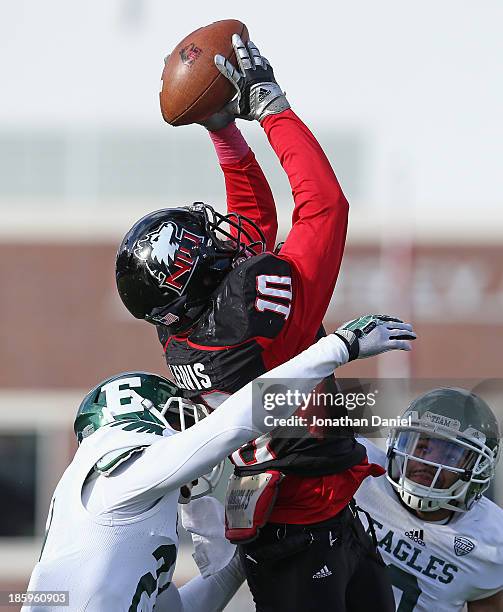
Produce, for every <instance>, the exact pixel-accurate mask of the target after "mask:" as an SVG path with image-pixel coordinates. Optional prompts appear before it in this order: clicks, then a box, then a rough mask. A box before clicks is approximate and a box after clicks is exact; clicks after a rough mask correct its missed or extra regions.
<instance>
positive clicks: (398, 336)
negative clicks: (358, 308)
mask: <svg viewBox="0 0 503 612" xmlns="http://www.w3.org/2000/svg"><path fill="white" fill-rule="evenodd" d="M334 334H335V335H336V336H339V338H340V339H341V340H342V341H343V342H344V343H345V344H346V346H347V349H348V352H349V360H348V361H353V359H364V358H365V357H372V356H373V355H379V354H380V353H385V352H386V351H394V350H398V351H410V350H412V346H411V343H410V341H411V340H415V339H416V337H417V336H416V334H415V332H414V330H413V329H412V325H410V323H404V322H403V321H401V320H400V319H397V318H396V317H390V316H388V315H366V316H364V317H359V318H358V319H353V320H352V321H348V322H347V323H344V325H342V326H341V327H339V328H338V329H337V330H336V331H335V332H334Z"/></svg>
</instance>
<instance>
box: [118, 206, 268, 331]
mask: <svg viewBox="0 0 503 612" xmlns="http://www.w3.org/2000/svg"><path fill="white" fill-rule="evenodd" d="M264 251H265V238H264V234H263V233H262V231H261V229H260V228H259V227H258V226H257V225H256V224H255V223H254V222H253V221H251V220H250V219H248V218H247V217H243V216H242V215H238V214H236V213H230V214H228V215H221V214H220V213H218V212H216V211H215V210H214V209H213V208H212V207H211V206H208V205H207V204H203V203H202V202H195V203H194V204H193V205H192V206H188V207H181V208H166V209H163V210H157V211H155V212H152V213H149V214H148V215H146V216H145V217H143V218H142V219H140V220H139V221H137V222H136V223H135V224H134V225H133V227H132V228H131V229H130V230H129V231H128V232H127V234H126V235H125V237H124V239H123V240H122V243H121V245H120V247H119V250H118V252H117V260H116V280H117V289H118V291H119V295H120V297H121V300H122V301H123V303H124V305H125V306H126V308H127V309H128V310H129V312H130V313H131V314H132V315H133V316H135V317H136V318H137V319H145V320H146V321H149V322H150V323H153V324H154V325H165V326H167V327H169V328H170V330H171V331H172V332H180V331H184V330H186V329H188V328H189V327H190V326H191V325H192V324H193V322H194V321H195V320H196V319H197V318H198V317H199V316H200V315H201V314H202V312H203V311H204V310H205V308H206V306H207V304H208V300H209V297H210V295H211V293H212V292H213V291H214V290H215V289H216V287H217V286H218V285H219V284H220V283H221V281H222V280H223V278H224V277H225V276H226V274H227V273H228V272H230V270H231V269H232V268H233V266H235V265H236V263H237V262H238V261H239V260H240V259H242V258H248V257H250V256H251V255H259V254H260V253H262V252H264Z"/></svg>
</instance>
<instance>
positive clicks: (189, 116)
mask: <svg viewBox="0 0 503 612" xmlns="http://www.w3.org/2000/svg"><path fill="white" fill-rule="evenodd" d="M233 34H239V35H240V36H241V38H242V39H243V40H244V41H245V42H247V41H248V29H247V28H246V26H245V24H244V23H241V21H238V20H237V19H224V20H223V21H216V22H215V23H212V24H210V25H208V26H206V27H203V28H199V29H198V30H196V31H195V32H192V33H191V34H189V35H188V36H186V37H185V38H184V39H183V40H182V41H181V42H180V43H179V44H178V45H177V46H176V47H175V49H174V50H173V51H172V52H171V54H170V56H169V58H168V59H167V61H166V63H165V65H164V70H163V73H162V84H161V92H160V102H161V112H162V116H163V118H164V120H165V121H167V122H168V123H169V124H171V125H187V124H189V123H196V122H197V121H201V120H203V119H205V118H207V117H209V116H210V115H212V114H213V113H215V112H217V111H218V110H220V109H221V108H222V106H224V105H225V104H226V103H227V102H229V101H230V100H231V99H232V98H233V97H234V95H235V93H236V90H235V89H234V87H233V86H232V85H231V83H230V82H229V81H228V80H227V79H226V78H225V77H224V76H223V75H222V74H220V72H219V71H218V69H217V67H216V66H215V63H214V61H213V58H214V57H215V55H216V54H217V53H219V54H220V55H223V56H224V57H226V58H227V59H229V60H230V61H231V62H232V63H233V64H234V65H235V66H236V56H235V54H234V49H233V48H232V41H231V38H232V35H233Z"/></svg>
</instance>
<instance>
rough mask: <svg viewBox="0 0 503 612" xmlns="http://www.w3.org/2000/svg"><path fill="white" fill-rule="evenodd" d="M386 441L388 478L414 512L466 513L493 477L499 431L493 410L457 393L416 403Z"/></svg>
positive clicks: (432, 394)
mask: <svg viewBox="0 0 503 612" xmlns="http://www.w3.org/2000/svg"><path fill="white" fill-rule="evenodd" d="M402 418H405V419H408V420H409V424H407V425H405V426H402V427H395V428H393V429H392V430H391V432H390V437H389V439H388V453H387V460H386V470H387V478H388V480H389V482H390V483H391V484H392V485H393V487H394V488H395V490H396V491H397V492H398V494H399V496H400V498H401V499H402V501H403V502H404V503H405V504H406V505H407V506H408V507H410V508H412V509H413V510H419V511H421V512H433V511H435V510H439V509H440V508H448V509H450V510H453V511H456V512H466V511H467V510H469V509H470V508H471V507H472V505H473V503H474V502H475V501H477V500H478V499H480V497H482V494H483V493H484V491H486V490H487V488H488V487H489V485H490V482H491V479H492V478H493V477H494V473H495V467H496V463H497V461H498V458H499V451H500V447H501V444H500V430H499V426H498V422H497V420H496V418H495V416H494V414H493V412H492V411H491V409H490V408H489V406H488V405H487V404H486V402H484V400H482V399H481V398H480V397H478V396H477V395H475V394H474V393H471V392H469V391H466V390H465V389H459V388H439V389H434V390H433V391H429V392H428V393H425V394H424V395H421V396H420V397H418V398H416V399H415V400H414V401H413V402H412V403H411V405H410V406H409V408H408V409H407V410H406V411H405V413H404V414H403V417H402Z"/></svg>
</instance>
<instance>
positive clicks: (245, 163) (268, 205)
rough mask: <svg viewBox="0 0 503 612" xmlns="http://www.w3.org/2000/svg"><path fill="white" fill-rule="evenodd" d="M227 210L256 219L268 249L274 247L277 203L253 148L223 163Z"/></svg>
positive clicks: (276, 228) (270, 249) (276, 226)
mask: <svg viewBox="0 0 503 612" xmlns="http://www.w3.org/2000/svg"><path fill="white" fill-rule="evenodd" d="M221 168H222V170H223V172H224V178H225V189H226V192H227V211H228V212H233V213H237V214H240V215H244V216H245V217H248V218H249V219H251V220H252V221H254V222H255V223H256V224H257V225H258V226H259V227H260V228H261V230H262V231H263V232H264V235H265V238H266V249H267V250H268V251H272V250H274V245H275V242H276V234H277V231H278V221H277V218H276V206H275V204H274V198H273V195H272V192H271V188H270V187H269V183H268V182H267V179H266V178H265V176H264V173H263V172H262V169H261V167H260V166H259V164H258V162H257V160H256V159H255V155H254V154H253V151H251V150H250V151H248V153H247V154H246V155H245V157H244V158H243V159H242V160H240V161H238V162H235V163H233V164H222V165H221Z"/></svg>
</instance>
